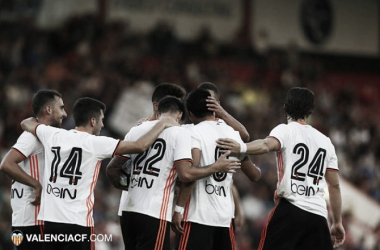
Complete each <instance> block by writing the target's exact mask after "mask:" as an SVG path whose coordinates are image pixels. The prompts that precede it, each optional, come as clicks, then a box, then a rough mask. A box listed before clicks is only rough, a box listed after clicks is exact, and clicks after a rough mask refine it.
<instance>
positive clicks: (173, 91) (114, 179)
mask: <svg viewBox="0 0 380 250" xmlns="http://www.w3.org/2000/svg"><path fill="white" fill-rule="evenodd" d="M185 95H186V92H185V90H184V89H183V88H182V87H180V86H177V85H175V84H172V83H162V84H160V85H158V86H157V87H156V88H155V89H154V91H153V94H152V108H153V112H152V115H150V116H149V117H147V118H142V119H141V120H139V121H138V122H137V125H140V124H141V123H142V122H144V121H154V120H156V119H157V118H158V116H159V114H158V103H159V102H160V101H161V100H162V99H163V98H164V97H166V96H173V97H176V98H178V99H180V100H182V99H183V98H184V97H185ZM130 168H131V166H130V161H129V158H127V157H124V156H123V155H116V156H115V157H113V158H112V160H111V161H110V163H109V164H108V166H107V170H106V172H107V178H108V180H109V181H110V182H111V183H112V184H113V185H114V186H115V187H116V188H118V189H121V190H123V191H122V193H121V197H120V205H119V210H118V215H119V216H120V220H122V217H123V213H122V208H123V207H125V204H124V203H125V201H126V200H127V195H128V191H127V189H128V187H127V186H125V185H121V184H120V176H121V175H123V176H124V178H129V176H130V174H129V173H128V172H127V171H128V169H129V170H130ZM125 184H126V183H125ZM120 226H121V230H122V235H123V237H124V235H126V234H125V233H124V231H125V229H124V226H125V224H122V223H121V224H120ZM123 240H124V242H125V241H126V239H125V238H123Z"/></svg>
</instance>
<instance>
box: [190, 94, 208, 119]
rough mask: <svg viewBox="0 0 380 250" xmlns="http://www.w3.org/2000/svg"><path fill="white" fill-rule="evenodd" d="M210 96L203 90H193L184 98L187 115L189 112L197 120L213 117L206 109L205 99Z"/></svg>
mask: <svg viewBox="0 0 380 250" xmlns="http://www.w3.org/2000/svg"><path fill="white" fill-rule="evenodd" d="M209 96H211V94H210V92H209V91H208V90H205V89H199V88H197V89H195V90H193V91H191V92H190V93H189V94H188V95H187V97H186V106H187V110H188V111H189V113H190V112H191V113H192V114H193V115H194V116H196V117H198V118H203V117H206V116H211V115H213V112H212V111H210V110H208V108H207V102H206V99H207V97H209Z"/></svg>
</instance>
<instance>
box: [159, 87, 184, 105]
mask: <svg viewBox="0 0 380 250" xmlns="http://www.w3.org/2000/svg"><path fill="white" fill-rule="evenodd" d="M185 95H186V91H185V89H184V88H182V87H180V86H178V85H175V84H172V83H161V84H160V85H158V86H157V87H156V88H155V89H154V91H153V94H152V102H159V101H161V100H162V98H164V97H166V96H174V97H177V98H179V99H183V98H184V97H185Z"/></svg>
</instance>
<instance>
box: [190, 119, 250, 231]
mask: <svg viewBox="0 0 380 250" xmlns="http://www.w3.org/2000/svg"><path fill="white" fill-rule="evenodd" d="M188 129H189V131H191V137H192V140H191V141H192V142H191V148H198V149H199V150H200V151H201V162H200V165H201V166H207V165H210V164H213V163H215V161H216V160H217V158H219V156H220V155H221V153H220V151H219V150H220V149H219V148H218V147H217V145H216V140H217V139H219V138H231V139H234V140H236V141H239V142H241V143H242V140H241V138H240V135H239V132H237V131H235V130H233V128H232V127H230V126H228V125H227V124H225V123H224V122H220V121H217V120H213V121H203V122H201V123H199V124H197V125H195V126H193V127H190V128H188ZM238 157H239V159H240V160H241V159H242V158H244V157H245V155H239V156H238ZM229 158H230V159H232V158H235V159H236V157H233V156H230V157H229ZM231 184H232V174H231V173H228V174H227V173H215V174H213V175H211V176H208V177H205V178H203V179H200V180H197V181H196V183H195V186H194V189H193V191H192V193H191V197H190V200H189V202H188V203H187V204H186V207H185V213H184V217H183V219H184V221H191V222H195V223H199V224H203V225H208V226H216V227H230V225H231V219H232V218H233V214H234V203H233V197H232V192H231Z"/></svg>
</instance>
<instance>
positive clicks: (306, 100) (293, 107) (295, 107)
mask: <svg viewBox="0 0 380 250" xmlns="http://www.w3.org/2000/svg"><path fill="white" fill-rule="evenodd" d="M313 108H314V93H313V92H312V91H311V90H309V89H307V88H300V87H295V88H291V89H290V90H289V91H288V94H287V95H286V99H285V104H284V111H285V113H286V115H288V116H290V118H292V119H293V120H298V119H304V118H306V117H308V116H309V115H311V114H312V113H313Z"/></svg>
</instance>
